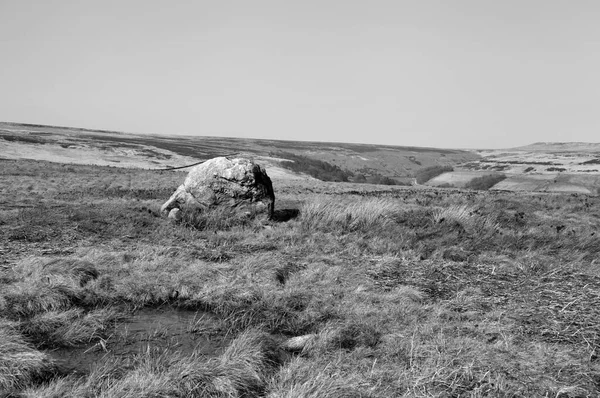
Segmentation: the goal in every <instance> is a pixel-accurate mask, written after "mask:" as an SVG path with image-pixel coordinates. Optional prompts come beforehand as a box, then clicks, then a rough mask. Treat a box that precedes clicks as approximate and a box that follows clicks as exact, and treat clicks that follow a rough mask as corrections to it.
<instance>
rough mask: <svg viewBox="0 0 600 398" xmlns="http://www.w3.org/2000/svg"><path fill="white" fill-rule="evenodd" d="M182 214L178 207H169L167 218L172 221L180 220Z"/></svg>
mask: <svg viewBox="0 0 600 398" xmlns="http://www.w3.org/2000/svg"><path fill="white" fill-rule="evenodd" d="M182 216H183V215H182V214H181V210H180V209H177V208H175V209H171V211H170V212H169V219H171V220H174V221H181V218H182Z"/></svg>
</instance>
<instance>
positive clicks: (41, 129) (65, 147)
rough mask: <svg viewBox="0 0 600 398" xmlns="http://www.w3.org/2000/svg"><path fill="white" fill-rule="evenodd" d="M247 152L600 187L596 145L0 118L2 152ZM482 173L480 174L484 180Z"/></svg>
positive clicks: (291, 160)
mask: <svg viewBox="0 0 600 398" xmlns="http://www.w3.org/2000/svg"><path fill="white" fill-rule="evenodd" d="M234 154H235V155H241V156H250V157H253V158H254V159H256V160H257V161H258V162H259V163H260V164H261V165H263V166H264V167H265V168H266V169H267V172H268V173H269V175H270V176H272V177H277V178H285V179H294V180H298V179H308V180H310V179H318V180H324V181H346V182H361V183H371V184H385V185H395V184H399V185H412V184H415V183H417V184H420V185H421V184H422V185H425V186H430V187H443V188H473V189H492V190H504V191H533V192H572V193H584V194H591V195H597V194H599V193H600V144H598V143H596V144H594V143H581V142H573V143H568V142H563V143H534V144H531V145H527V146H523V147H518V148H510V149H503V150H486V149H481V150H458V149H436V148H417V147H399V146H387V145H368V144H348V143H324V142H304V141H277V140H258V139H242V138H223V137H195V136H161V135H148V134H129V133H121V132H114V131H103V130H89V129H81V128H71V127H56V126H41V125H30V124H18V123H6V122H4V123H3V122H0V158H3V159H34V160H46V161H54V162H59V163H69V164H93V165H101V166H115V167H139V168H146V169H163V168H169V167H181V166H184V165H190V164H194V163H197V162H199V161H203V160H206V159H209V158H212V157H215V156H223V155H234ZM482 180H483V181H482Z"/></svg>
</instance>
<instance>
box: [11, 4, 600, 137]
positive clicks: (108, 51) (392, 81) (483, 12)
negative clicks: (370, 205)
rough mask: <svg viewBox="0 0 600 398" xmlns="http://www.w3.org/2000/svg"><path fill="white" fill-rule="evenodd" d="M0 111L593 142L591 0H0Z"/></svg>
mask: <svg viewBox="0 0 600 398" xmlns="http://www.w3.org/2000/svg"><path fill="white" fill-rule="evenodd" d="M0 121H11V122H24V123H37V124H50V125H60V126H72V127H85V128H93V129H94V128H96V129H106V130H117V131H125V132H134V133H153V134H168V135H171V134H186V135H198V136H227V137H247V138H268V139H282V140H302V141H333V142H357V143H374V144H388V145H410V146H427V147H440V148H507V147H514V146H519V145H526V144H529V143H533V142H540V141H549V142H550V141H558V142H565V141H583V142H600V1H597V0H589V1H588V0H564V1H563V0H503V1H497V0H452V1H450V0H391V1H385V0H368V1H367V0H362V1H357V0H302V1H301V0H294V1H291V0H273V1H265V0H235V1H229V0H213V1H205V0H197V1H183V0H180V1H166V0H165V1H158V0H120V1H113V0H102V1H97V0H96V1H91V0H62V1H61V0H39V1H33V0H0Z"/></svg>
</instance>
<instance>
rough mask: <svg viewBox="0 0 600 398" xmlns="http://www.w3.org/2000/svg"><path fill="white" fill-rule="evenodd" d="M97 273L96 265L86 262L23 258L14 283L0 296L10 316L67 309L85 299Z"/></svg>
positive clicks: (14, 273)
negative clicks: (87, 287) (86, 287)
mask: <svg viewBox="0 0 600 398" xmlns="http://www.w3.org/2000/svg"><path fill="white" fill-rule="evenodd" d="M97 276H98V271H97V270H96V268H95V267H94V266H93V265H92V264H91V263H88V262H84V261H79V260H74V259H56V260H52V261H50V262H43V261H39V260H30V261H24V262H22V263H21V264H19V265H18V266H16V267H14V268H13V275H12V277H11V282H12V283H10V284H8V286H7V287H6V288H5V289H3V292H2V293H0V297H2V299H3V301H4V302H5V309H6V313H7V314H8V316H10V317H23V316H25V317H30V316H33V315H36V314H39V313H42V312H46V311H59V310H64V309H67V308H69V307H70V306H71V305H73V303H76V302H79V301H81V300H82V299H83V297H84V289H83V286H84V285H85V284H87V283H88V282H89V281H91V280H93V279H95V278H96V277H97Z"/></svg>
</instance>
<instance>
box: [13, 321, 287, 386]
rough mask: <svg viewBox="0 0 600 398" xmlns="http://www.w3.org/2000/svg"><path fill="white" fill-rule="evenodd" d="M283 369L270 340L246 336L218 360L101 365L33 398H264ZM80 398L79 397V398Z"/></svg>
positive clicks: (153, 356) (159, 356)
mask: <svg viewBox="0 0 600 398" xmlns="http://www.w3.org/2000/svg"><path fill="white" fill-rule="evenodd" d="M279 363H280V358H279V356H278V352H277V347H276V345H275V343H274V341H273V340H272V339H271V338H269V336H267V335H265V334H264V333H262V332H260V331H257V330H247V331H245V332H244V333H242V334H240V335H239V336H238V337H237V338H236V339H234V340H233V341H232V342H231V344H230V345H229V346H228V347H227V349H226V350H225V351H224V352H223V353H222V354H221V355H220V356H218V357H216V358H204V357H201V356H199V355H196V354H192V355H184V354H172V355H166V354H165V353H164V352H160V351H155V350H152V349H150V348H149V349H148V351H146V352H144V353H142V354H141V355H140V356H138V357H137V358H135V359H134V362H133V363H129V364H126V363H124V362H122V361H121V362H120V361H116V362H108V363H106V364H100V365H99V366H98V367H97V368H96V369H95V370H94V371H93V372H92V374H90V375H89V376H88V377H87V378H86V379H81V380H78V381H74V380H73V379H69V378H63V379H56V380H54V381H52V382H51V383H48V384H46V385H43V386H40V387H38V388H31V389H29V391H27V392H26V394H25V396H29V397H33V396H35V397H59V396H60V397H73V398H75V397H81V396H95V397H106V398H109V397H110V398H115V397H122V398H125V397H192V396H193V397H207V398H208V397H214V398H233V397H240V398H241V397H251V396H261V395H263V394H264V392H265V388H266V386H267V384H268V380H269V374H271V373H272V371H273V369H274V368H275V366H277V365H278V364H279ZM78 394H80V395H78Z"/></svg>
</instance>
